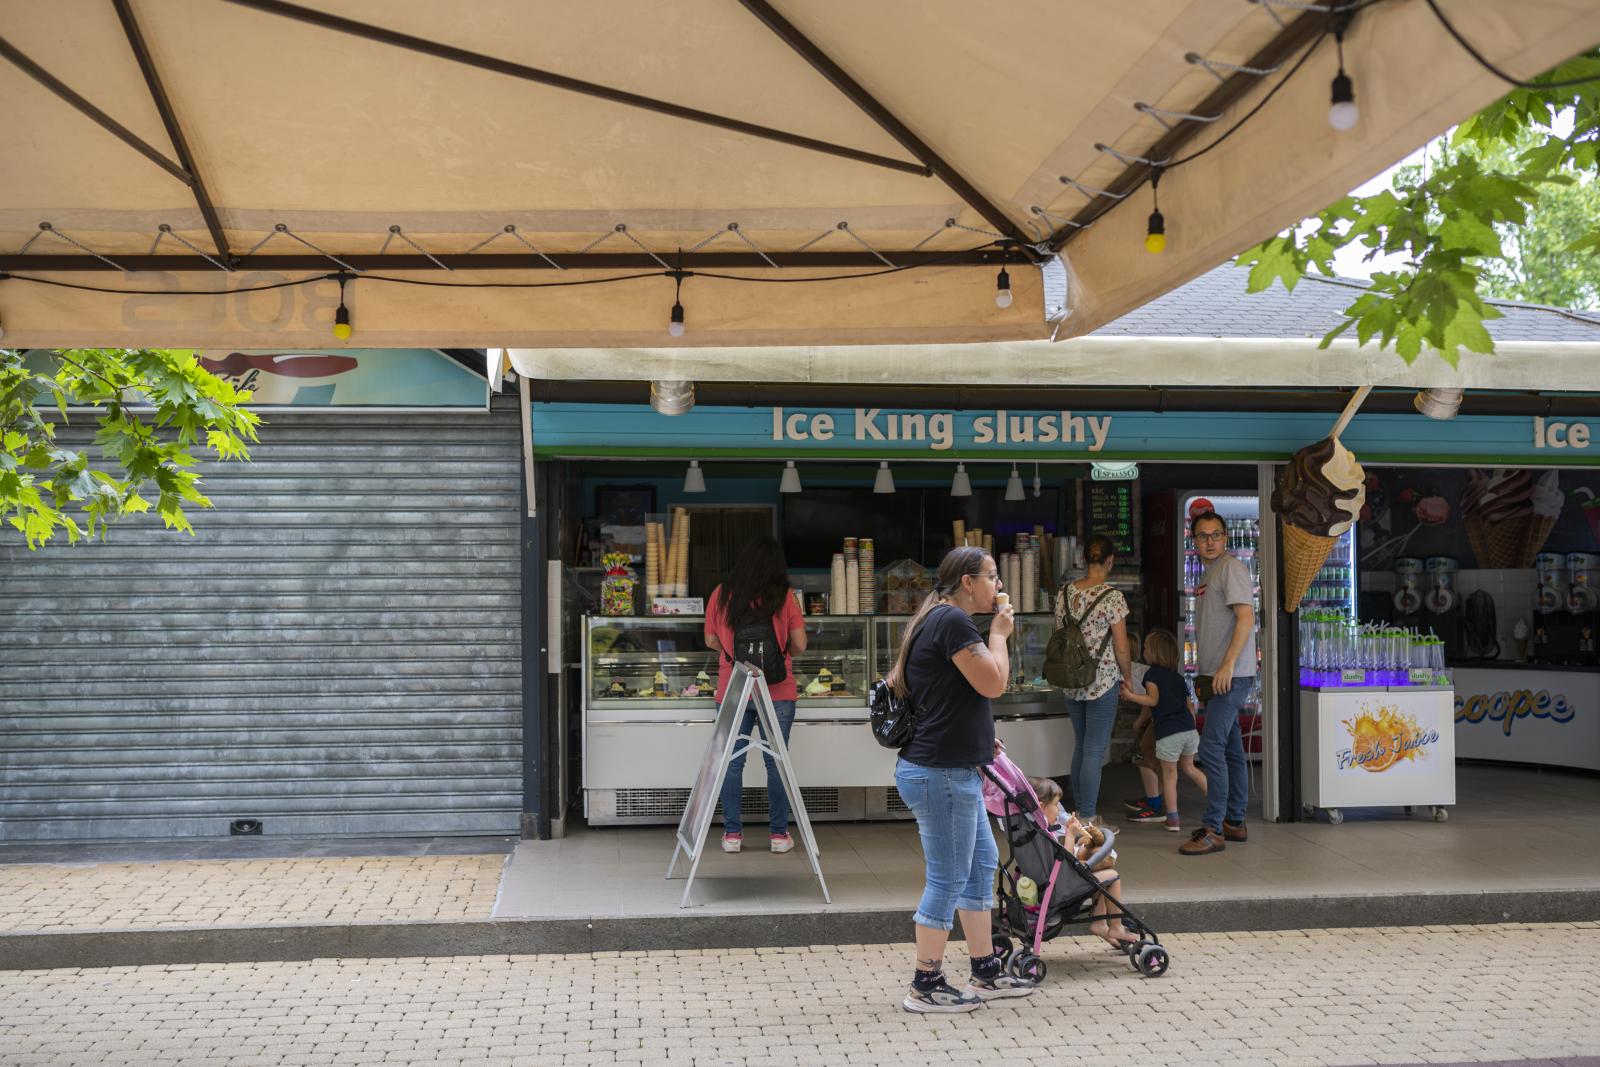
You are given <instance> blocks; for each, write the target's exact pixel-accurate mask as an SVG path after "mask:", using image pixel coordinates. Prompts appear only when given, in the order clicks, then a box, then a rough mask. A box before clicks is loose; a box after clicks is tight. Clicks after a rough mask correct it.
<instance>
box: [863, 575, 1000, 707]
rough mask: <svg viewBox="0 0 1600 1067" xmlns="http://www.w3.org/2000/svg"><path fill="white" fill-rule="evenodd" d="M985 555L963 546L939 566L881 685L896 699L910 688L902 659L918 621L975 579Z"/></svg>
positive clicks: (907, 649) (915, 631)
mask: <svg viewBox="0 0 1600 1067" xmlns="http://www.w3.org/2000/svg"><path fill="white" fill-rule="evenodd" d="M988 557H989V553H987V552H985V551H984V550H983V549H981V548H978V547H976V546H974V545H963V546H961V547H959V548H952V549H951V550H950V551H949V552H948V553H946V555H945V557H944V561H943V562H942V563H940V564H939V576H938V578H937V579H936V582H935V585H934V587H933V592H931V593H929V594H928V595H927V596H926V597H924V598H923V600H922V604H921V606H919V607H918V608H917V613H916V614H915V615H913V616H911V621H910V622H908V623H906V632H905V633H904V634H902V635H901V637H900V651H899V653H898V654H896V656H895V659H894V666H893V667H891V668H889V673H888V674H887V675H886V676H885V677H884V681H886V682H888V683H889V688H890V689H892V690H894V693H895V695H896V696H899V697H904V696H905V695H906V694H907V692H909V690H910V687H909V686H908V685H907V684H906V659H907V657H908V656H910V654H911V641H912V639H913V638H915V637H916V635H917V630H918V629H920V628H921V626H922V621H923V620H924V619H926V618H927V617H928V613H929V612H931V611H932V610H933V609H934V608H936V607H938V606H939V605H940V604H943V603H944V602H945V600H946V598H948V597H949V596H950V595H951V594H953V593H954V592H956V590H958V589H960V588H961V579H963V578H965V577H966V576H968V575H969V574H970V575H972V576H973V577H977V576H978V574H979V573H980V572H981V571H982V570H983V561H984V560H985V559H987V558H988Z"/></svg>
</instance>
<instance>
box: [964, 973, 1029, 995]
mask: <svg viewBox="0 0 1600 1067" xmlns="http://www.w3.org/2000/svg"><path fill="white" fill-rule="evenodd" d="M1037 988H1039V987H1038V985H1037V984H1036V983H1034V982H1030V981H1029V980H1028V979H1026V978H1017V977H1015V976H1014V975H1009V974H1007V973H1006V972H1005V971H1001V972H1000V973H998V974H996V975H995V976H994V977H993V978H979V977H978V976H977V975H973V976H972V978H971V980H970V981H968V982H967V992H968V993H971V994H972V995H973V996H975V997H977V998H978V999H979V1000H999V999H1000V998H1001V997H1026V996H1030V995H1032V993H1033V991H1034V990H1035V989H1037Z"/></svg>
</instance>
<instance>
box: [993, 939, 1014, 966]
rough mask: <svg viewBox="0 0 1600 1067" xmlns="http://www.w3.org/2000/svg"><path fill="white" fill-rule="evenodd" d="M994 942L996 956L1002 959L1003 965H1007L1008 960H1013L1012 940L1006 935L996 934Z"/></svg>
mask: <svg viewBox="0 0 1600 1067" xmlns="http://www.w3.org/2000/svg"><path fill="white" fill-rule="evenodd" d="M993 941H994V954H995V955H996V956H998V957H1000V962H1001V963H1005V962H1006V960H1008V959H1010V958H1011V948H1012V946H1011V939H1010V938H1009V937H1007V936H1006V935H1005V934H995V935H994V938H993Z"/></svg>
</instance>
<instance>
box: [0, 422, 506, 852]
mask: <svg viewBox="0 0 1600 1067" xmlns="http://www.w3.org/2000/svg"><path fill="white" fill-rule="evenodd" d="M267 417H268V419H269V422H270V424H269V425H267V426H265V427H263V429H262V433H261V437H262V442H261V444H260V445H259V446H257V447H256V448H255V449H253V455H254V461H253V462H252V463H249V464H230V465H214V464H206V465H203V467H202V472H203V474H204V476H205V484H204V487H203V488H204V491H205V492H206V493H207V495H209V496H210V497H211V499H212V501H213V502H214V503H215V505H216V507H215V509H214V510H212V511H194V512H192V513H191V515H192V520H193V522H194V525H195V529H196V536H195V537H193V538H190V537H188V536H187V535H184V534H178V533H173V532H168V531H165V530H163V529H162V528H161V524H160V521H159V520H154V519H151V520H148V521H147V520H145V519H144V518H142V517H141V518H139V519H138V520H136V521H132V522H126V523H124V524H122V525H120V526H118V527H116V528H114V529H113V530H112V532H111V535H110V537H109V540H108V542H107V543H105V544H93V545H80V546H79V547H77V548H69V547H66V545H65V543H64V541H63V542H62V543H61V545H60V547H51V548H41V549H39V550H38V551H35V552H29V551H28V549H27V548H26V546H24V545H22V544H21V543H20V542H19V541H18V540H17V538H16V536H15V531H10V530H8V531H7V536H0V840H5V841H40V840H70V839H80V840H81V839H94V838H133V837H176V836H214V835H226V834H228V832H229V825H230V823H231V821H232V820H234V819H239V818H251V819H260V820H262V822H263V824H264V829H265V832H266V833H268V834H336V833H341V834H448V833H491V832H492V833H506V832H515V831H516V829H517V827H518V822H519V811H520V808H521V796H522V767H521V722H522V711H521V707H522V694H521V667H520V664H519V655H520V650H521V599H520V597H521V593H520V587H521V578H520V569H519V564H518V541H519V536H520V525H519V518H518V508H519V502H520V497H519V485H520V481H519V479H520V473H519V455H520V444H519V438H518V427H517V417H516V411H515V406H514V405H506V406H504V407H501V406H497V407H496V409H495V411H494V412H493V413H492V414H487V415H486V414H483V413H481V412H480V413H456V414H384V415H376V414H368V415H354V414H328V415H316V416H311V415H290V414H269V415H268V416H267ZM62 436H63V440H79V441H82V440H85V439H86V438H87V429H86V428H81V427H73V428H72V429H71V430H67V431H63V435H62Z"/></svg>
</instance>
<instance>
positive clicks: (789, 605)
mask: <svg viewBox="0 0 1600 1067" xmlns="http://www.w3.org/2000/svg"><path fill="white" fill-rule="evenodd" d="M767 620H771V626H772V632H773V636H774V639H775V640H776V641H777V642H778V648H779V650H780V651H782V653H783V671H784V674H783V681H781V682H770V683H768V689H769V690H770V691H771V693H772V706H773V709H774V710H776V711H777V713H778V726H779V727H780V728H781V729H782V730H783V740H784V743H785V744H788V742H789V730H790V728H791V727H792V726H793V725H794V708H795V698H796V697H797V696H798V695H799V694H798V693H797V692H796V689H795V682H794V666H793V664H791V663H790V661H789V655H790V653H792V652H804V651H805V650H806V624H805V619H804V617H803V616H802V615H801V614H800V606H799V605H798V604H796V603H795V600H794V593H793V591H792V590H791V589H790V586H789V563H788V561H787V560H786V559H784V556H783V546H781V545H779V544H778V542H777V541H776V540H775V539H773V538H771V537H758V538H756V539H755V540H753V541H751V542H750V544H749V545H747V546H746V547H745V550H744V552H742V553H741V554H740V556H739V561H738V562H737V563H735V564H734V565H733V571H732V573H730V574H729V575H728V579H727V581H725V582H723V583H722V584H721V585H719V586H717V587H716V589H714V590H712V592H711V598H710V599H709V600H708V601H706V630H705V636H706V647H708V648H710V649H712V650H713V651H716V652H720V653H722V654H721V655H720V656H718V657H717V702H718V703H719V704H720V703H721V701H722V695H723V694H724V693H726V692H727V691H728V679H729V676H730V673H731V672H732V669H733V657H732V656H730V655H729V654H728V651H727V650H729V649H732V648H733V647H734V644H735V642H734V634H735V633H736V632H737V631H738V630H739V628H740V627H750V626H752V625H759V624H760V623H762V622H764V621H767ZM755 729H756V707H755V704H754V702H752V703H751V704H750V705H749V706H748V707H746V708H745V711H744V718H743V720H742V721H741V722H740V724H739V735H740V736H742V735H745V734H750V733H752V731H754V730H755ZM738 747H739V754H738V755H736V756H735V757H734V758H733V759H732V760H731V761H730V762H729V764H728V776H727V778H725V779H724V780H723V783H722V851H724V852H738V851H739V850H740V849H741V848H742V847H743V846H744V819H743V818H742V814H743V812H742V808H743V804H742V797H743V789H744V760H745V756H746V754H747V753H748V749H746V748H745V747H743V746H738ZM762 758H763V759H765V760H766V761H767V815H768V819H767V821H768V824H769V827H770V829H771V832H772V851H774V852H788V851H789V850H790V849H792V848H794V839H793V838H791V837H790V836H789V795H788V794H787V793H786V792H784V789H783V779H782V778H781V777H779V775H778V767H777V764H776V763H774V762H773V759H772V757H771V756H768V755H766V754H764V753H763V755H762Z"/></svg>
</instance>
